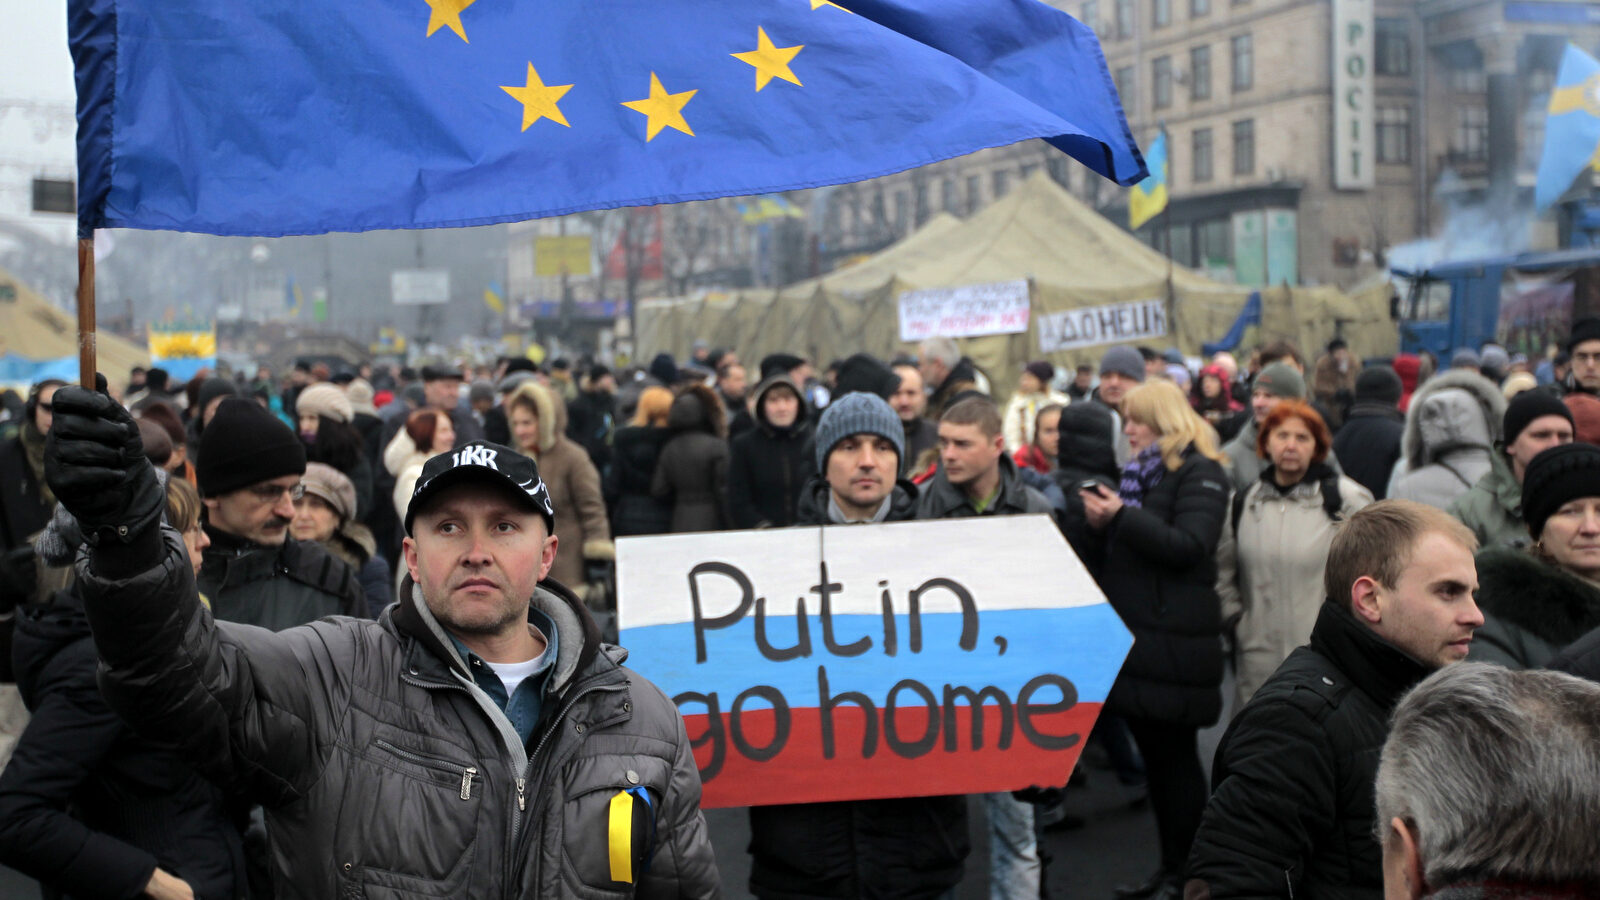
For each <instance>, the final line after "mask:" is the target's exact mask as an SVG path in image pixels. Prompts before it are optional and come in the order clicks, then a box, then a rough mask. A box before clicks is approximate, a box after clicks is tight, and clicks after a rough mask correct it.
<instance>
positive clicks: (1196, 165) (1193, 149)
mask: <svg viewBox="0 0 1600 900" xmlns="http://www.w3.org/2000/svg"><path fill="white" fill-rule="evenodd" d="M1189 156H1190V157H1191V159H1190V162H1189V166H1190V167H1191V168H1192V169H1193V170H1194V180H1195V182H1196V183H1199V182H1205V181H1210V180H1211V172H1212V162H1211V129H1209V128H1196V129H1195V130H1194V134H1193V135H1191V136H1190V138H1189Z"/></svg>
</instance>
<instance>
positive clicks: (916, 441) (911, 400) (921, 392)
mask: <svg viewBox="0 0 1600 900" xmlns="http://www.w3.org/2000/svg"><path fill="white" fill-rule="evenodd" d="M893 368H894V373H895V374H896V375H899V376H900V386H899V387H897V388H895V391H894V393H893V394H891V395H890V396H889V405H890V406H892V407H894V413H895V415H897V416H899V417H900V425H901V426H902V427H903V428H904V429H905V447H906V452H905V458H904V459H902V460H900V475H901V476H902V477H906V478H909V477H910V476H911V473H913V472H920V471H922V469H924V468H926V467H927V464H928V462H931V461H932V459H931V457H932V453H931V451H933V450H936V449H937V448H938V446H939V428H938V426H936V425H934V424H933V423H932V422H930V421H928V419H926V418H925V417H924V416H923V413H924V412H926V411H927V409H928V392H927V390H926V389H925V388H924V386H923V383H922V370H921V369H918V368H917V367H916V366H914V365H912V364H911V363H909V362H900V363H896V364H895V365H894V367H893ZM924 454H928V455H929V457H930V458H929V459H928V460H927V462H924V461H923V455H924Z"/></svg>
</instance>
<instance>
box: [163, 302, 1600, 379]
mask: <svg viewBox="0 0 1600 900" xmlns="http://www.w3.org/2000/svg"><path fill="white" fill-rule="evenodd" d="M1584 341H1600V319H1597V318H1595V317H1594V316H1584V317H1583V318H1581V319H1579V320H1578V321H1576V322H1573V323H1572V333H1571V334H1569V335H1568V336H1567V352H1568V353H1571V352H1572V348H1574V347H1576V346H1578V345H1579V344H1581V343H1583V342H1584ZM147 377H148V376H147Z"/></svg>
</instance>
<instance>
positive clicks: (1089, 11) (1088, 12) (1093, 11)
mask: <svg viewBox="0 0 1600 900" xmlns="http://www.w3.org/2000/svg"><path fill="white" fill-rule="evenodd" d="M1078 21H1080V22H1082V23H1083V24H1085V25H1087V26H1089V27H1090V28H1092V29H1094V30H1096V31H1099V30H1100V0H1088V2H1086V3H1084V4H1083V8H1082V14H1081V15H1080V16H1078Z"/></svg>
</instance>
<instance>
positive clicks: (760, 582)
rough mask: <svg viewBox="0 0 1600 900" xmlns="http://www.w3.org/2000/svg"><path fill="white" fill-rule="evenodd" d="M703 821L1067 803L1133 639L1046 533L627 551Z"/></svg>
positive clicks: (631, 647)
mask: <svg viewBox="0 0 1600 900" xmlns="http://www.w3.org/2000/svg"><path fill="white" fill-rule="evenodd" d="M617 579H618V595H619V596H618V604H617V616H618V625H619V629H620V634H621V642H622V644H623V646H625V647H627V648H628V651H629V659H628V665H629V667H630V668H632V669H633V670H634V671H636V672H638V673H639V674H641V675H642V676H644V677H645V678H648V679H649V680H650V681H652V682H654V683H655V684H656V685H657V686H658V687H660V688H661V689H662V690H663V691H665V692H666V694H667V696H669V697H671V698H672V700H673V702H674V703H676V704H677V706H678V709H679V712H681V713H682V714H683V718H684V723H685V725H686V726H687V728H688V734H689V740H690V743H691V745H692V746H693V750H694V756H695V762H696V764H697V765H698V766H699V769H700V777H701V781H702V783H703V784H704V787H705V793H704V800H703V805H704V806H706V807H724V806H758V805H767V804H775V803H804V802H813V801H831V800H858V799H867V798H874V797H910V796H928V795H937V794H966V793H981V792H986V791H1004V790H1015V789H1018V788H1024V787H1028V786H1030V785H1062V784H1065V783H1066V781H1067V777H1068V776H1069V775H1070V774H1071V772H1072V767H1073V765H1074V764H1075V763H1076V761H1077V759H1078V754H1079V752H1080V751H1081V750H1082V749H1083V742H1084V740H1085V739H1086V738H1087V737H1088V736H1089V732H1090V730H1091V729H1092V728H1093V727H1094V722H1095V718H1096V717H1097V716H1098V714H1099V711H1100V707H1101V705H1102V703H1104V701H1105V699H1106V696H1107V694H1108V693H1109V691H1110V690H1111V684H1112V681H1114V680H1115V678H1116V676H1117V672H1118V670H1119V669H1120V668H1121V666H1122V660H1123V658H1124V657H1125V656H1126V655H1127V652H1128V649H1129V647H1131V646H1132V644H1133V638H1132V636H1131V635H1130V634H1129V633H1128V630H1127V628H1125V627H1124V626H1123V624H1122V621H1121V619H1119V618H1118V617H1117V615H1116V613H1115V612H1114V611H1112V609H1111V606H1110V605H1109V604H1108V603H1107V602H1106V600H1105V597H1104V596H1103V595H1102V594H1101V593H1100V590H1099V588H1098V587H1097V586H1096V585H1095V582H1094V579H1093V578H1091V577H1090V576H1089V574H1088V573H1087V572H1086V571H1085V570H1084V568H1083V565H1082V564H1081V563H1080V562H1079V561H1078V558H1077V556H1075V555H1074V554H1073V552H1072V550H1071V548H1070V547H1068V546H1067V543H1066V542H1065V541H1064V540H1062V538H1061V533H1060V531H1059V530H1058V529H1057V528H1056V526H1055V524H1054V523H1053V522H1052V521H1051V520H1050V518H1049V517H1047V516H1042V515H1038V516H1012V517H984V518H981V519H962V520H946V521H932V522H904V523H894V524H882V525H840V526H825V527H821V528H816V527H811V528H790V529H770V530H761V531H737V532H723V533H717V534H687V535H669V536H660V537H642V538H621V539H619V540H618V541H617Z"/></svg>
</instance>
